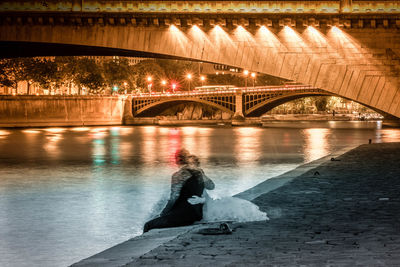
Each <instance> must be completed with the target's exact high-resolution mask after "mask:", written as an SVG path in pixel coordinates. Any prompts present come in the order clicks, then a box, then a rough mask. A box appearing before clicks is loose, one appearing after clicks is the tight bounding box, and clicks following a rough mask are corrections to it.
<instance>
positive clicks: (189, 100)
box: [133, 98, 235, 117]
mask: <svg viewBox="0 0 400 267" xmlns="http://www.w3.org/2000/svg"><path fill="white" fill-rule="evenodd" d="M168 103H171V104H173V105H178V104H182V103H200V104H205V105H208V106H210V107H214V108H217V109H218V110H221V111H223V112H227V113H230V114H232V115H233V114H234V113H235V112H234V111H232V110H230V109H228V108H226V107H223V106H221V105H218V104H215V103H213V102H210V101H207V100H203V99H195V98H187V99H181V98H171V99H167V100H164V101H158V102H154V103H151V104H149V105H147V106H145V107H143V108H141V109H139V110H137V111H136V112H134V113H133V116H134V117H141V114H143V113H146V112H149V111H151V110H152V109H155V108H157V107H160V106H162V105H165V104H168ZM171 107H172V106H171ZM166 109H167V108H165V109H163V111H164V110H166Z"/></svg>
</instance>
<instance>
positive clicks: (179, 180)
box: [143, 149, 214, 232]
mask: <svg viewBox="0 0 400 267" xmlns="http://www.w3.org/2000/svg"><path fill="white" fill-rule="evenodd" d="M188 157H189V152H188V151H187V150H186V149H181V150H178V151H177V152H176V154H175V161H176V163H177V165H178V166H179V167H180V169H179V171H177V172H175V173H174V174H173V175H172V178H171V193H170V199H169V201H168V203H167V205H166V207H165V208H164V209H163V211H162V212H161V214H160V217H158V218H155V219H153V220H151V221H149V222H147V223H146V224H145V226H144V229H143V231H144V232H147V231H149V230H150V229H154V228H165V227H176V226H183V225H190V224H192V223H194V222H195V221H199V220H201V219H202V216H203V211H202V206H203V204H201V203H197V204H190V203H189V202H188V201H187V199H188V198H190V197H192V196H198V197H201V195H202V193H203V191H204V188H214V183H213V182H212V181H211V180H209V179H208V180H207V183H205V182H204V178H203V174H202V172H201V171H199V170H196V169H192V168H190V167H189V166H188Z"/></svg>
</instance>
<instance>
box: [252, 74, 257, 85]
mask: <svg viewBox="0 0 400 267" xmlns="http://www.w3.org/2000/svg"><path fill="white" fill-rule="evenodd" d="M256 76H257V75H256V73H255V72H252V73H251V78H253V88H254V84H255V81H256Z"/></svg>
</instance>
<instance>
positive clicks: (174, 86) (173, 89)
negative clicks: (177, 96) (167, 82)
mask: <svg viewBox="0 0 400 267" xmlns="http://www.w3.org/2000/svg"><path fill="white" fill-rule="evenodd" d="M175 89H176V83H173V84H172V92H173V93H175Z"/></svg>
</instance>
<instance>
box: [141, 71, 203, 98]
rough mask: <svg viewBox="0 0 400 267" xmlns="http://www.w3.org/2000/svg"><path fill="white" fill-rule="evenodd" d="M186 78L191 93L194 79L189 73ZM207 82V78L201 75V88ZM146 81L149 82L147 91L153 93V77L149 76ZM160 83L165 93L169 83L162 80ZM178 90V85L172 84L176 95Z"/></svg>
mask: <svg viewBox="0 0 400 267" xmlns="http://www.w3.org/2000/svg"><path fill="white" fill-rule="evenodd" d="M185 77H186V79H187V81H188V83H189V91H191V90H192V88H191V82H192V79H193V75H192V74H191V73H188V74H186V76H185ZM205 80H206V77H205V76H203V75H200V81H201V86H203V85H204V81H205ZM146 81H147V89H148V91H149V93H151V88H152V86H153V77H152V76H147V77H146ZM160 83H161V86H162V88H163V91H165V88H166V86H167V83H168V82H167V80H161V82H160ZM176 88H177V84H176V83H175V82H172V83H171V89H172V92H174V93H175V90H176Z"/></svg>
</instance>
